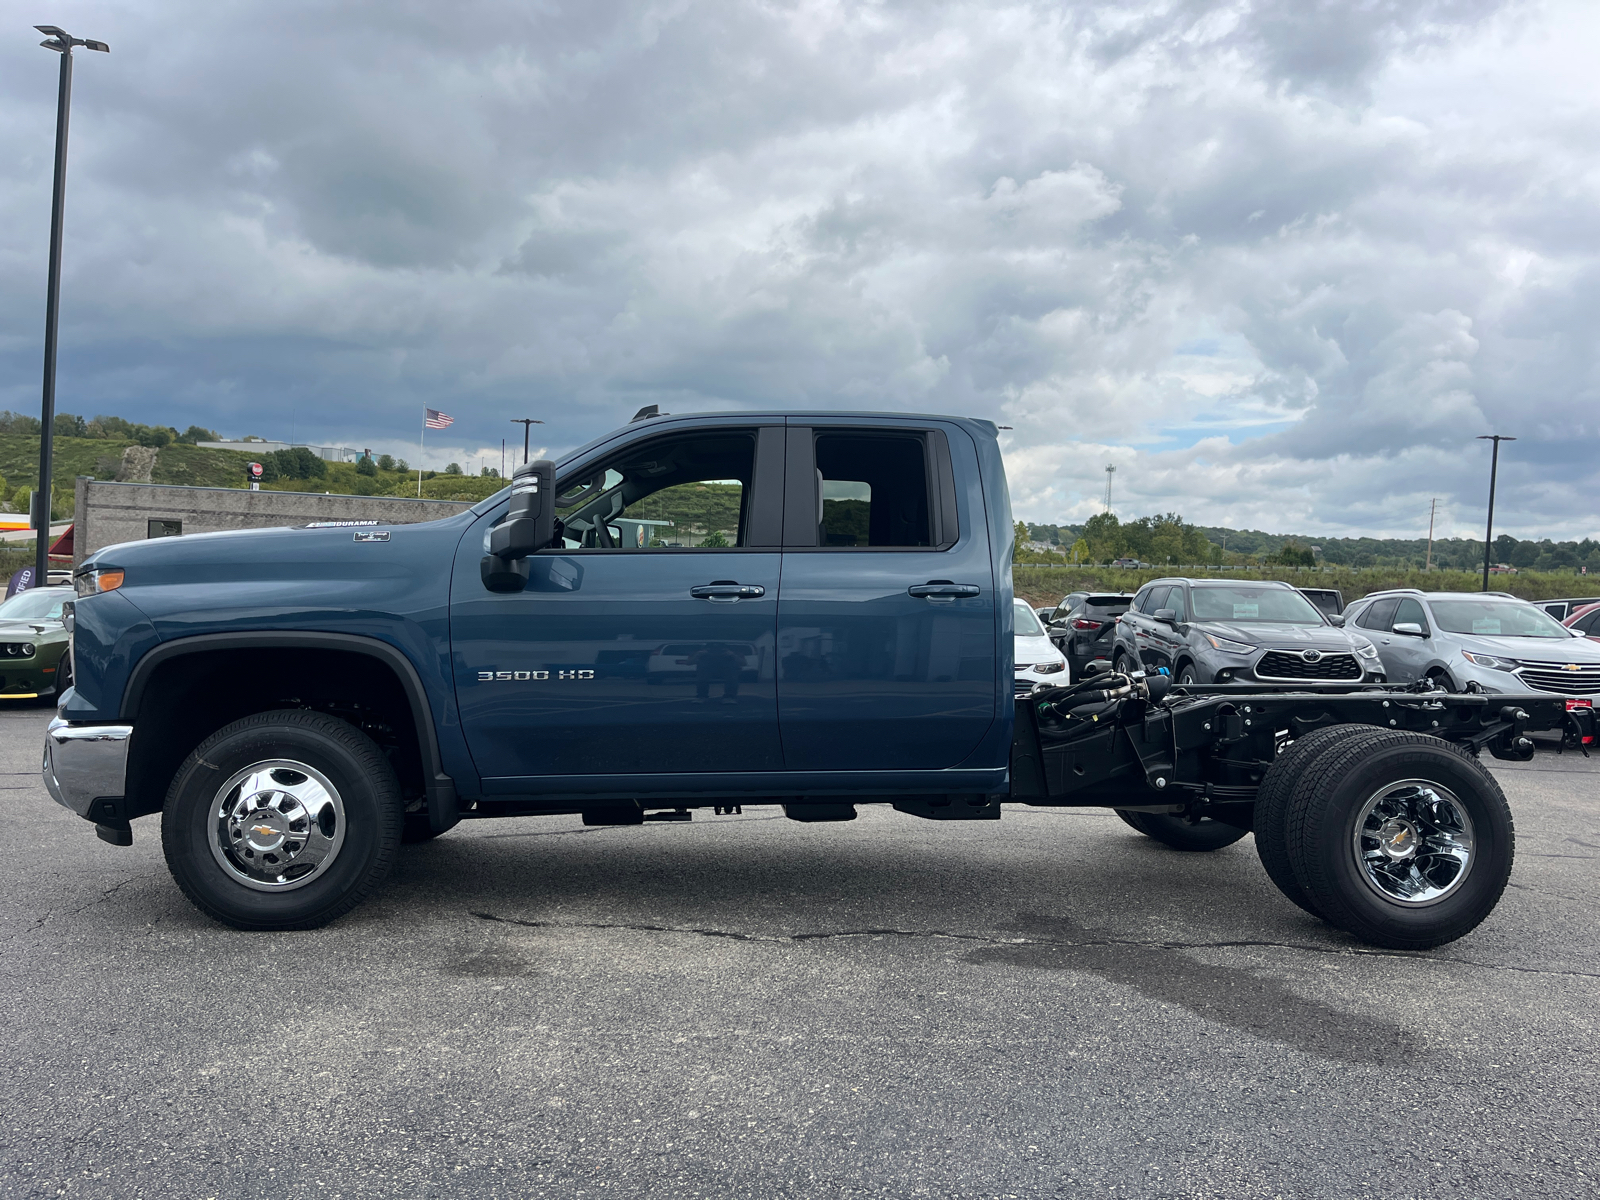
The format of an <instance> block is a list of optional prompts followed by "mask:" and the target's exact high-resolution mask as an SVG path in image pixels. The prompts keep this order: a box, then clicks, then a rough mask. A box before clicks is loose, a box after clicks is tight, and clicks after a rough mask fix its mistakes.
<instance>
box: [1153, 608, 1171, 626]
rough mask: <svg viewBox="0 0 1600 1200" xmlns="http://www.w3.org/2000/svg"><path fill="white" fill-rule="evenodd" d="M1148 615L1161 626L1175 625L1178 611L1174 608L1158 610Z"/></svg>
mask: <svg viewBox="0 0 1600 1200" xmlns="http://www.w3.org/2000/svg"><path fill="white" fill-rule="evenodd" d="M1150 615H1151V616H1152V617H1154V618H1155V619H1156V620H1157V621H1160V622H1161V623H1162V624H1163V625H1176V624H1177V623H1178V610H1177V609H1175V608H1158V609H1156V611H1155V612H1153V613H1151V614H1150Z"/></svg>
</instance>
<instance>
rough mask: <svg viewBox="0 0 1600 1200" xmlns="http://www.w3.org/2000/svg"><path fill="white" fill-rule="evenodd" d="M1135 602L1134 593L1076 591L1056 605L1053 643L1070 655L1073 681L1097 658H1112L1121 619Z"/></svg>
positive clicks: (1052, 623)
mask: <svg viewBox="0 0 1600 1200" xmlns="http://www.w3.org/2000/svg"><path fill="white" fill-rule="evenodd" d="M1132 603H1133V594H1132V593H1131V592H1107V593H1100V592H1073V593H1072V594H1071V595H1068V596H1064V597H1063V598H1062V600H1061V603H1060V604H1059V605H1057V606H1056V615H1055V618H1054V619H1053V620H1052V621H1051V622H1050V631H1049V632H1050V640H1051V641H1052V642H1054V643H1055V645H1056V649H1058V650H1060V651H1061V653H1062V654H1065V655H1066V656H1067V669H1068V670H1069V671H1070V672H1071V673H1072V678H1073V679H1082V678H1083V671H1084V668H1085V667H1086V666H1087V665H1088V664H1089V663H1091V662H1093V661H1094V660H1096V659H1106V660H1107V661H1109V660H1110V658H1111V651H1112V644H1113V636H1112V635H1113V634H1114V633H1115V632H1116V628H1117V618H1118V617H1120V616H1121V615H1122V614H1123V613H1125V612H1127V611H1128V605H1130V604H1132Z"/></svg>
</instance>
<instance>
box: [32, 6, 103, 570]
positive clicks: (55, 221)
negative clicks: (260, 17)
mask: <svg viewBox="0 0 1600 1200" xmlns="http://www.w3.org/2000/svg"><path fill="white" fill-rule="evenodd" d="M34 28H35V29H37V30H38V31H39V32H40V33H42V34H44V35H45V40H44V41H42V42H40V43H39V44H40V45H41V46H43V47H44V48H45V49H46V50H54V51H55V52H56V53H57V54H59V55H61V85H60V90H59V91H58V92H57V93H56V177H55V193H54V195H53V196H52V198H51V202H50V282H49V284H48V285H47V286H46V289H45V300H44V398H43V400H42V402H41V403H40V406H39V490H38V491H37V492H36V493H34V496H35V499H34V517H33V520H34V528H35V529H36V530H37V531H38V534H39V539H38V542H37V544H36V546H35V549H34V557H33V569H34V577H33V584H34V586H35V587H43V586H44V584H45V583H47V582H48V581H49V579H50V575H49V572H48V570H47V568H48V567H49V561H48V557H49V552H50V494H51V487H50V484H51V468H52V466H53V465H54V464H53V463H52V462H51V458H52V456H53V454H54V451H55V423H56V319H57V317H58V315H59V313H60V310H61V226H62V222H63V220H64V219H65V216H66V212H65V206H66V199H67V197H66V191H67V123H68V120H69V118H70V117H71V114H72V48H73V47H74V46H82V47H84V48H85V49H86V50H99V51H101V52H102V53H105V54H109V53H110V52H111V47H110V46H108V45H106V44H105V43H104V42H96V41H92V40H91V39H89V38H75V37H73V36H72V35H71V34H70V33H68V32H67V31H66V30H64V29H57V28H56V27H55V26H54V25H35V26H34Z"/></svg>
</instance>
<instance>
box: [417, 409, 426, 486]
mask: <svg viewBox="0 0 1600 1200" xmlns="http://www.w3.org/2000/svg"><path fill="white" fill-rule="evenodd" d="M427 440H428V407H427V405H423V407H422V432H421V433H419V434H418V435H417V499H418V500H421V499H422V447H423V444H424V443H425V442H426V441H427Z"/></svg>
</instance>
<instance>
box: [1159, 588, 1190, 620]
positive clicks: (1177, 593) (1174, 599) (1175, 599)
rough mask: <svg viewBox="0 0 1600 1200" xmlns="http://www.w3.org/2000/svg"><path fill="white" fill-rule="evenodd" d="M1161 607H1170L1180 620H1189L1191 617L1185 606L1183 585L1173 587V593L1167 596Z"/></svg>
mask: <svg viewBox="0 0 1600 1200" xmlns="http://www.w3.org/2000/svg"><path fill="white" fill-rule="evenodd" d="M1161 607H1162V608H1170V609H1171V610H1172V611H1173V613H1174V614H1175V615H1176V616H1177V619H1178V620H1179V621H1180V622H1181V621H1187V620H1188V619H1189V617H1188V615H1187V610H1186V609H1185V608H1184V606H1183V589H1182V588H1181V587H1175V588H1173V589H1172V591H1171V593H1170V594H1169V595H1168V596H1167V602H1166V603H1165V604H1163V605H1162V606H1161Z"/></svg>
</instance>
